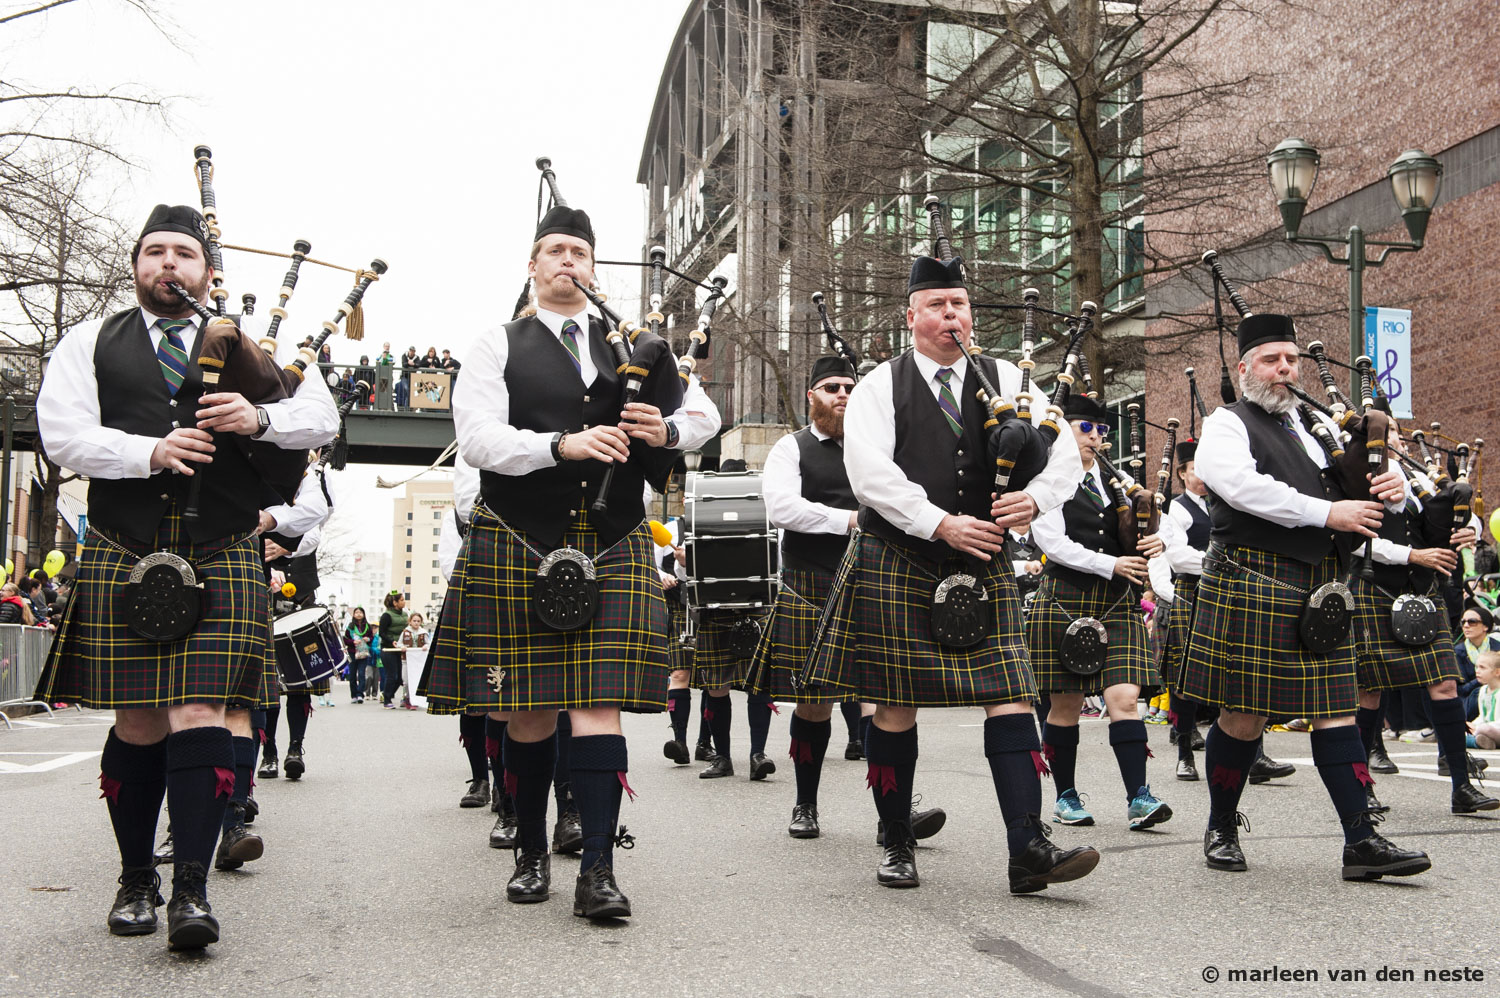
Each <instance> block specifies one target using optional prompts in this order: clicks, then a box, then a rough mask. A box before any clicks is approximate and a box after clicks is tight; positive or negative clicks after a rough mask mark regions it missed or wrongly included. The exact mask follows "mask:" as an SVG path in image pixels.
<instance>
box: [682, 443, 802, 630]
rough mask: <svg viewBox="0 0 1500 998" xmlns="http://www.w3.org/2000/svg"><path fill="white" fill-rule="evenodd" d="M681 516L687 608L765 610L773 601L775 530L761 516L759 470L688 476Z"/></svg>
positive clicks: (763, 512)
mask: <svg viewBox="0 0 1500 998" xmlns="http://www.w3.org/2000/svg"><path fill="white" fill-rule="evenodd" d="M683 521H684V528H683V535H682V536H683V546H684V547H685V548H686V549H687V574H688V581H687V593H686V595H687V603H688V606H689V608H690V609H692V610H694V611H702V610H738V609H761V608H766V609H768V608H770V607H772V606H774V605H775V604H776V590H777V578H778V571H779V564H778V562H779V551H778V545H777V534H776V528H775V527H772V526H771V524H770V521H769V520H768V519H767V517H766V500H765V497H764V496H762V495H761V490H760V473H759V472H754V471H735V472H728V473H719V472H702V473H694V474H690V475H688V476H687V486H686V491H685V492H684V494H683Z"/></svg>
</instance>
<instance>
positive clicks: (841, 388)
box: [817, 382, 854, 395]
mask: <svg viewBox="0 0 1500 998" xmlns="http://www.w3.org/2000/svg"><path fill="white" fill-rule="evenodd" d="M817 391H820V392H822V393H823V394H824V395H837V394H839V393H840V392H843V393H844V394H845V395H848V394H849V393H850V392H852V391H854V386H853V385H846V384H843V383H842V382H824V383H823V384H821V385H819V386H818V387H817Z"/></svg>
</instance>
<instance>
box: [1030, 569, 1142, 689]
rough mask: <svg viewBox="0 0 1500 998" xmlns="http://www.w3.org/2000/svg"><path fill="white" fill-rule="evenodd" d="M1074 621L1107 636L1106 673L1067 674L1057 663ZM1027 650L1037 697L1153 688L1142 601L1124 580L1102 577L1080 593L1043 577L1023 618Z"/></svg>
mask: <svg viewBox="0 0 1500 998" xmlns="http://www.w3.org/2000/svg"><path fill="white" fill-rule="evenodd" d="M1078 617H1094V618H1096V619H1097V620H1098V621H1099V622H1100V623H1101V624H1103V625H1104V629H1105V632H1106V633H1107V634H1108V635H1109V643H1108V645H1106V652H1105V657H1104V668H1103V669H1101V670H1100V671H1099V672H1097V673H1095V674H1094V675H1092V676H1080V675H1078V674H1077V673H1075V672H1069V671H1068V670H1067V669H1065V668H1063V666H1062V663H1061V662H1059V661H1058V649H1059V647H1061V645H1062V639H1063V632H1064V631H1066V630H1067V629H1068V625H1069V624H1071V623H1072V622H1073V621H1074V620H1075V619H1077V618H1078ZM1026 647H1027V650H1029V651H1030V652H1031V673H1032V675H1033V676H1035V677H1036V688H1037V690H1038V692H1041V693H1099V692H1101V691H1103V690H1106V689H1108V688H1109V687H1111V686H1119V685H1120V684H1121V683H1130V684H1133V685H1136V686H1151V685H1154V684H1155V683H1156V670H1155V669H1153V668H1152V667H1151V653H1150V652H1149V651H1148V650H1147V648H1146V621H1145V619H1144V618H1143V617H1142V616H1141V604H1140V599H1139V597H1137V596H1136V595H1135V593H1134V592H1133V591H1132V590H1131V589H1130V588H1129V586H1127V585H1126V584H1125V582H1124V580H1123V579H1106V578H1103V577H1102V576H1101V577H1100V578H1099V581H1098V583H1097V584H1091V585H1089V586H1087V587H1085V588H1083V589H1080V588H1078V587H1077V586H1075V585H1073V584H1072V583H1070V582H1066V581H1064V580H1062V579H1059V578H1057V577H1055V576H1052V575H1047V576H1044V577H1043V579H1042V587H1041V588H1040V589H1038V590H1037V594H1036V599H1035V600H1033V601H1032V603H1031V615H1030V616H1029V617H1027V618H1026Z"/></svg>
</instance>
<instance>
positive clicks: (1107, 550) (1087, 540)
mask: <svg viewBox="0 0 1500 998" xmlns="http://www.w3.org/2000/svg"><path fill="white" fill-rule="evenodd" d="M1084 474H1085V475H1092V474H1093V472H1092V471H1086V472H1084ZM1062 514H1063V523H1064V524H1065V526H1066V530H1067V534H1068V539H1069V540H1071V541H1073V542H1074V543H1075V544H1081V545H1083V546H1084V547H1086V548H1088V549H1089V550H1090V551H1098V552H1099V553H1100V554H1106V555H1109V556H1110V557H1111V558H1118V557H1120V556H1121V555H1123V554H1124V553H1125V549H1124V548H1123V547H1122V546H1121V545H1120V521H1119V519H1118V517H1116V515H1115V509H1114V507H1113V506H1101V505H1099V503H1098V502H1097V501H1095V500H1094V498H1093V497H1092V496H1090V495H1089V493H1088V490H1087V489H1085V488H1084V487H1083V484H1082V483H1079V486H1078V488H1077V489H1076V490H1075V491H1074V493H1073V495H1072V496H1071V497H1070V498H1069V499H1068V501H1067V502H1065V503H1063V506H1062ZM1046 574H1048V575H1050V576H1052V577H1053V578H1057V579H1061V580H1063V581H1064V582H1066V583H1069V584H1070V585H1072V586H1075V587H1077V588H1079V589H1085V588H1087V587H1089V586H1093V585H1096V584H1100V583H1107V582H1109V581H1110V579H1106V578H1104V577H1103V576H1101V575H1097V574H1095V573H1093V572H1082V571H1079V570H1078V569H1075V568H1069V567H1068V566H1066V565H1062V564H1059V563H1058V562H1057V561H1056V560H1054V559H1052V558H1048V559H1047V568H1046Z"/></svg>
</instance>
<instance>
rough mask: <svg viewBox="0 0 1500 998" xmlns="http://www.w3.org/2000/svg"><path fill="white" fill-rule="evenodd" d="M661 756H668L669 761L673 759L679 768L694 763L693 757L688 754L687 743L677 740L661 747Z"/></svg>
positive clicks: (670, 740) (669, 741) (672, 740)
mask: <svg viewBox="0 0 1500 998" xmlns="http://www.w3.org/2000/svg"><path fill="white" fill-rule="evenodd" d="M661 754H662V755H664V756H666V757H667V758H668V759H671V760H672V761H673V762H675V763H677V765H679V766H686V765H687V764H688V763H689V762H690V761H692V756H690V755H689V754H688V747H687V743H686V742H679V741H678V740H677V739H675V738H672V739H669V740H668V741H667V743H666V744H665V745H663V746H662V747H661Z"/></svg>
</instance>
